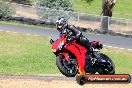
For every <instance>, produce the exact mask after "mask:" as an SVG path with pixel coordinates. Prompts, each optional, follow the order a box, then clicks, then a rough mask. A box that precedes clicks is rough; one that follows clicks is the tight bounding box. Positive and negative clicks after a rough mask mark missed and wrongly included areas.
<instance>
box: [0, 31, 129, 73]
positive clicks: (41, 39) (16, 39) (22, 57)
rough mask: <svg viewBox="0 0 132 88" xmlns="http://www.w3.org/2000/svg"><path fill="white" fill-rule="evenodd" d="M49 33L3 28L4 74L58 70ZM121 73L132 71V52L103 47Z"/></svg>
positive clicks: (0, 66)
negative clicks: (7, 31)
mask: <svg viewBox="0 0 132 88" xmlns="http://www.w3.org/2000/svg"><path fill="white" fill-rule="evenodd" d="M49 39H50V38H49V37H45V36H37V37H35V36H31V35H30V36H29V35H22V34H15V33H6V32H0V74H26V75H27V74H28V75H32V74H33V75H35V74H55V73H56V74H58V73H60V72H59V71H58V69H57V67H56V64H55V55H54V54H53V53H52V50H51V45H50V44H49ZM102 52H104V53H105V54H107V55H108V56H110V57H111V58H112V60H113V61H114V63H115V65H116V72H117V73H132V69H131V67H132V64H131V63H132V52H130V51H129V52H128V51H124V52H123V51H120V50H116V49H106V48H105V49H103V51H102Z"/></svg>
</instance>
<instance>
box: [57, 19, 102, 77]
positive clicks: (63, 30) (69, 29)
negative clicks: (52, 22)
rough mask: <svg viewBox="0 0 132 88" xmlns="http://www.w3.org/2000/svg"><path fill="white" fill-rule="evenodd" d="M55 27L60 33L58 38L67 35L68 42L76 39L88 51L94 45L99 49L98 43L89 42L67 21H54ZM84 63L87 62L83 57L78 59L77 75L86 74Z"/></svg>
mask: <svg viewBox="0 0 132 88" xmlns="http://www.w3.org/2000/svg"><path fill="white" fill-rule="evenodd" d="M56 27H57V30H58V31H59V32H60V33H59V36H61V35H62V34H67V35H68V37H67V40H68V41H69V42H70V41H72V40H74V39H76V40H77V42H78V43H79V44H81V45H82V46H84V47H86V48H87V49H89V50H91V49H92V46H91V44H92V45H93V47H94V46H96V45H98V46H100V47H101V45H99V42H96V41H93V42H89V40H88V39H87V38H85V36H83V35H82V32H81V31H80V30H78V29H77V28H76V27H74V26H71V25H68V21H67V20H66V19H65V18H64V17H59V18H58V20H57V21H56ZM84 57H85V56H84ZM86 62H87V61H86V58H83V57H80V58H78V64H79V69H78V72H79V75H85V74H86V72H85V64H86ZM88 67H90V66H88Z"/></svg>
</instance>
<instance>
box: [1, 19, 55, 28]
mask: <svg viewBox="0 0 132 88" xmlns="http://www.w3.org/2000/svg"><path fill="white" fill-rule="evenodd" d="M0 24H11V25H18V26H26V27H32V28H48V29H53V28H55V27H51V26H48V25H45V26H42V25H32V24H25V23H22V22H17V21H0Z"/></svg>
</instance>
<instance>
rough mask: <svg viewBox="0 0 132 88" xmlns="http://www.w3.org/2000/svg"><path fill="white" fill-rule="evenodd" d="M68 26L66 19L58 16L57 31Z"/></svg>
mask: <svg viewBox="0 0 132 88" xmlns="http://www.w3.org/2000/svg"><path fill="white" fill-rule="evenodd" d="M67 26H68V21H67V20H66V19H65V18H64V17H59V18H58V20H57V21H56V27H57V30H58V31H60V32H61V31H62V30H64V29H65V28H66V27H67Z"/></svg>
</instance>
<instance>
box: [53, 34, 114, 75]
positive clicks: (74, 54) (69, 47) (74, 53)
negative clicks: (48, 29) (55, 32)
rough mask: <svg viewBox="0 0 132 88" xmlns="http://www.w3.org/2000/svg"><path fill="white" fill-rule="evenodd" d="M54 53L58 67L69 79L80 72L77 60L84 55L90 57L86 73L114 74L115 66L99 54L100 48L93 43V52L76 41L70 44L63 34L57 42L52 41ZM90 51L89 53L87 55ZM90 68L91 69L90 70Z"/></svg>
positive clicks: (106, 57) (107, 58) (105, 56)
mask: <svg viewBox="0 0 132 88" xmlns="http://www.w3.org/2000/svg"><path fill="white" fill-rule="evenodd" d="M50 43H51V44H52V51H53V53H54V54H55V55H56V57H57V58H56V65H57V67H58V69H59V70H60V72H61V73H62V74H63V75H65V76H67V77H74V76H75V75H76V74H77V72H78V62H77V58H79V57H81V56H82V55H83V56H84V54H87V55H85V56H86V57H84V58H87V57H90V58H89V59H88V60H86V62H87V63H86V65H85V71H86V73H90V74H95V73H99V74H114V73H115V65H114V63H113V61H112V60H111V59H110V58H109V57H108V56H107V55H105V54H103V53H100V52H99V50H100V49H99V48H97V47H96V46H95V45H94V42H91V45H92V46H93V49H92V50H89V49H86V48H85V47H83V46H82V45H79V44H78V43H77V41H76V40H72V41H70V42H68V40H67V35H66V34H62V35H61V36H60V37H59V38H57V40H55V41H54V40H53V39H51V40H50ZM87 51H88V53H87ZM89 68H90V69H89Z"/></svg>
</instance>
